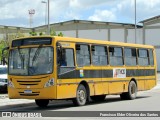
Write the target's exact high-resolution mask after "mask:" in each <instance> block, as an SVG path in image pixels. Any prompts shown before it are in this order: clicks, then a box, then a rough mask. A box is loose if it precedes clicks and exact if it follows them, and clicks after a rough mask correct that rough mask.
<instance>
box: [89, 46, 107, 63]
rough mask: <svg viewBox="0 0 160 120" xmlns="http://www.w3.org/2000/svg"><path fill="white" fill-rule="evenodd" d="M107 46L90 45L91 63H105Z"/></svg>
mask: <svg viewBox="0 0 160 120" xmlns="http://www.w3.org/2000/svg"><path fill="white" fill-rule="evenodd" d="M107 56H108V55H107V47H105V46H97V45H96V46H92V64H93V65H97V66H98V65H107V64H108V60H107Z"/></svg>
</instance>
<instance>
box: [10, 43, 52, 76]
mask: <svg viewBox="0 0 160 120" xmlns="http://www.w3.org/2000/svg"><path fill="white" fill-rule="evenodd" d="M52 71H53V48H52V47H42V46H39V47H37V48H21V49H20V48H18V49H13V50H11V51H10V55H9V74H11V75H25V76H26V75H27V76H28V75H41V74H49V73H52Z"/></svg>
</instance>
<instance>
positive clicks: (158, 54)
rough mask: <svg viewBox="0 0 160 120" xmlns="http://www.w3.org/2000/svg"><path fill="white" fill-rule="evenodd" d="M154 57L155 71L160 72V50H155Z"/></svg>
mask: <svg viewBox="0 0 160 120" xmlns="http://www.w3.org/2000/svg"><path fill="white" fill-rule="evenodd" d="M156 57H157V70H158V71H160V48H159V49H158V48H157V49H156Z"/></svg>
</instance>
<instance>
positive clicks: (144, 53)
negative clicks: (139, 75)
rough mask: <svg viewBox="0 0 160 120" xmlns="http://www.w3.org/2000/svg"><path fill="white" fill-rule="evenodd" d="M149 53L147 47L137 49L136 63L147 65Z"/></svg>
mask: <svg viewBox="0 0 160 120" xmlns="http://www.w3.org/2000/svg"><path fill="white" fill-rule="evenodd" d="M148 58H149V54H148V50H147V49H139V50H138V64H139V65H140V66H147V65H149V59H148Z"/></svg>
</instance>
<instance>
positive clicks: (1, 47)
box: [0, 40, 8, 60]
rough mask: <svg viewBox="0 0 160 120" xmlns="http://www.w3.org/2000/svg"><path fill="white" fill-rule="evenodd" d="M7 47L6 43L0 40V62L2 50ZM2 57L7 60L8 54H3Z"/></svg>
mask: <svg viewBox="0 0 160 120" xmlns="http://www.w3.org/2000/svg"><path fill="white" fill-rule="evenodd" d="M7 46H8V44H7V42H6V41H4V40H0V60H2V49H3V48H5V47H7ZM4 56H5V57H6V58H7V56H8V52H5V54H4Z"/></svg>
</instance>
